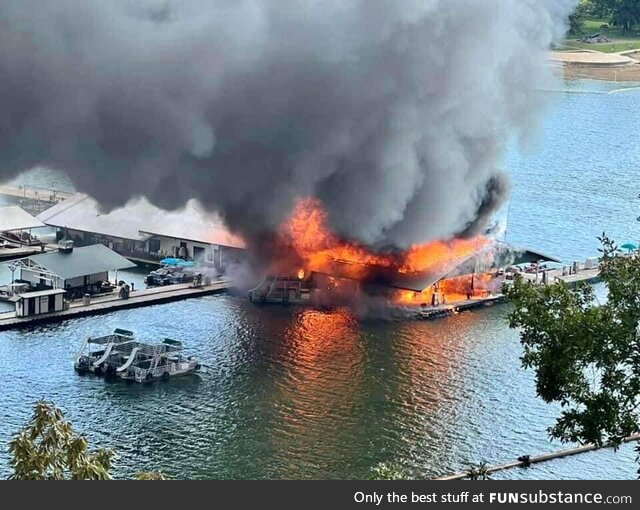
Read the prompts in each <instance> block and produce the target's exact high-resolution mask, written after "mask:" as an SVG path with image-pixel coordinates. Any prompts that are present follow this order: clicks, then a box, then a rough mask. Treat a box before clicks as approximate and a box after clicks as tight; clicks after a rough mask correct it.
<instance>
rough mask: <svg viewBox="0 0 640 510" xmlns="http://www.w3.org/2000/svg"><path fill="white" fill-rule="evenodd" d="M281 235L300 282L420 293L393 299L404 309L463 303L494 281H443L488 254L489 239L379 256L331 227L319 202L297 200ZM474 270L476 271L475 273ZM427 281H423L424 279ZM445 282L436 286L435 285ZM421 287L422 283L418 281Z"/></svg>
mask: <svg viewBox="0 0 640 510" xmlns="http://www.w3.org/2000/svg"><path fill="white" fill-rule="evenodd" d="M281 234H282V237H283V239H284V240H285V244H286V245H287V246H289V247H290V248H291V249H292V251H293V252H295V253H296V254H297V256H298V257H299V259H300V260H299V265H298V266H297V267H299V266H303V267H302V268H300V269H299V270H298V269H294V270H293V271H292V273H293V274H296V272H297V274H298V277H299V278H300V279H302V278H304V277H305V275H308V274H309V273H311V272H316V273H323V274H326V275H331V276H334V277H338V278H340V277H341V278H348V279H352V280H356V281H359V282H365V283H371V282H378V283H381V284H382V285H385V284H386V285H387V286H389V287H396V288H405V289H413V290H420V289H422V288H423V287H424V286H425V285H429V287H428V288H427V289H424V290H423V291H422V292H409V291H406V292H404V291H398V292H393V293H392V299H393V300H394V301H396V302H399V303H402V304H416V305H420V304H423V303H425V304H434V303H433V301H434V299H433V296H434V294H435V295H436V296H437V297H438V299H437V300H436V301H438V302H441V299H440V296H443V298H444V300H445V301H446V300H449V301H460V300H464V299H469V298H471V297H478V296H480V295H482V294H485V293H486V292H487V291H488V288H489V287H490V285H489V283H490V280H491V277H490V275H473V276H472V275H470V274H469V275H466V276H458V277H454V278H449V279H447V280H442V278H443V277H445V276H447V275H449V274H451V272H452V271H453V270H454V269H455V268H456V267H458V266H459V265H460V264H462V263H463V262H465V261H467V260H469V259H471V258H472V257H474V256H475V255H477V254H478V253H480V252H483V251H484V252H485V253H490V251H491V250H487V249H486V248H488V247H489V246H490V245H491V244H490V243H491V240H490V239H489V238H487V237H484V236H478V237H475V238H472V239H453V240H449V241H432V242H429V243H426V244H423V245H416V246H413V247H411V248H410V249H408V250H406V251H404V252H400V251H393V252H388V253H379V252H375V251H373V250H371V249H370V248H368V247H366V246H364V245H362V244H358V243H355V242H347V241H345V240H343V239H341V238H339V237H338V236H337V235H335V234H334V233H333V232H332V231H331V230H330V228H329V227H328V218H327V213H326V211H325V210H324V208H323V206H322V204H321V202H320V201H319V200H317V199H313V198H307V199H301V200H298V202H297V204H296V207H295V209H294V211H293V213H292V215H291V217H290V218H289V219H288V220H287V221H286V222H285V223H284V224H283V226H282V229H281ZM473 270H474V268H472V269H471V272H473ZM422 275H428V278H426V280H428V279H429V278H431V280H430V281H429V282H428V283H427V284H425V285H421V286H419V287H417V288H416V287H415V286H411V285H404V284H403V283H402V281H403V280H402V279H403V278H404V279H407V278H410V277H412V276H413V277H416V276H417V277H420V276H422ZM423 280H424V278H423ZM438 280H440V281H439V282H438V283H437V284H436V285H435V286H434V285H430V284H431V283H432V282H436V281H438ZM418 281H421V280H420V279H419V278H418Z"/></svg>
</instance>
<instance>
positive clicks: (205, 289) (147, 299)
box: [0, 280, 232, 331]
mask: <svg viewBox="0 0 640 510" xmlns="http://www.w3.org/2000/svg"><path fill="white" fill-rule="evenodd" d="M231 286H232V285H231V281H230V280H217V281H215V282H213V283H211V284H210V285H203V286H201V287H194V286H193V284H190V283H184V284H178V285H167V286H165V287H156V288H152V289H144V290H137V291H135V292H132V293H131V295H130V297H129V298H128V299H122V298H120V297H119V296H118V294H117V292H114V293H113V294H109V295H107V296H100V297H95V298H93V299H92V300H91V302H90V303H89V304H84V303H83V302H82V301H77V302H72V303H71V304H70V306H69V308H68V309H67V310H62V311H59V312H52V313H47V314H42V315H35V316H29V317H17V316H16V313H15V312H6V313H0V331H2V330H7V329H17V328H23V327H29V326H34V325H39V324H46V323H51V322H61V321H64V320H67V319H75V318H77V317H84V316H87V315H100V314H105V313H110V312H114V311H116V310H125V309H128V308H139V307H142V306H151V305H157V304H161V303H169V302H172V301H182V300H184V299H192V298H198V297H202V296H208V295H211V294H220V293H223V292H226V291H227V290H228V289H230V288H231Z"/></svg>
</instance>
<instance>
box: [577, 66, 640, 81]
mask: <svg viewBox="0 0 640 510" xmlns="http://www.w3.org/2000/svg"><path fill="white" fill-rule="evenodd" d="M564 76H565V78H568V79H578V78H588V79H592V80H605V81H634V82H640V64H636V65H633V66H629V67H623V68H618V69H612V68H602V67H587V66H565V67H564Z"/></svg>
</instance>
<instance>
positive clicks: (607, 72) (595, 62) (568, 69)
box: [550, 50, 640, 82]
mask: <svg viewBox="0 0 640 510" xmlns="http://www.w3.org/2000/svg"><path fill="white" fill-rule="evenodd" d="M550 61H551V62H553V63H554V64H556V65H562V67H563V71H564V75H565V77H566V78H569V79H576V78H589V79H594V80H606V81H633V82H640V52H638V51H624V52H622V53H601V52H597V51H588V50H582V51H559V52H553V53H552V54H551V55H550Z"/></svg>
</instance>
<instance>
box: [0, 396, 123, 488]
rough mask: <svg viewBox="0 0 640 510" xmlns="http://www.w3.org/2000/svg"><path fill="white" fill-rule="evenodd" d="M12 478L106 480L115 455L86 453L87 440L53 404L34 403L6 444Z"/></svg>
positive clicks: (87, 450)
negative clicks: (25, 422)
mask: <svg viewBox="0 0 640 510" xmlns="http://www.w3.org/2000/svg"><path fill="white" fill-rule="evenodd" d="M9 451H10V453H11V456H12V458H11V467H12V468H13V474H12V475H11V478H12V479H17V480H65V479H70V480H109V479H111V476H110V475H109V470H110V468H111V460H112V459H113V457H114V453H113V452H112V451H111V450H105V449H101V450H98V451H96V452H95V453H91V452H89V449H88V443H87V440H86V439H85V438H84V437H82V436H79V435H78V434H76V432H75V431H74V430H73V427H72V426H71V424H70V423H69V422H68V421H65V420H64V416H63V414H62V411H60V409H57V408H56V407H55V406H54V405H53V404H52V403H50V402H44V401H40V402H38V403H37V404H36V406H35V410H34V413H33V416H32V418H31V421H30V422H29V424H28V425H27V426H25V427H24V428H23V429H22V430H21V431H20V432H19V433H18V434H16V436H14V438H13V440H12V441H11V443H10V444H9Z"/></svg>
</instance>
